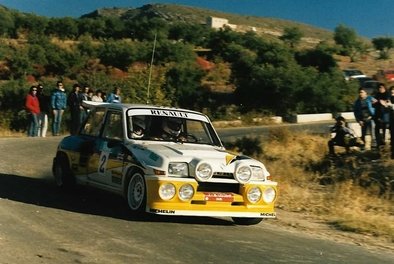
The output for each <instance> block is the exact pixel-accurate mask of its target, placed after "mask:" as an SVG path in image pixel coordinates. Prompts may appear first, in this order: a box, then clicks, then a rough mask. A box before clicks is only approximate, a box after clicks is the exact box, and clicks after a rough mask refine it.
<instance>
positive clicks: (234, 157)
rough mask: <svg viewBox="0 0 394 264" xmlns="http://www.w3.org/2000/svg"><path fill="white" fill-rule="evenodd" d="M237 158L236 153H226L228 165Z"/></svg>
mask: <svg viewBox="0 0 394 264" xmlns="http://www.w3.org/2000/svg"><path fill="white" fill-rule="evenodd" d="M236 158H237V156H235V155H232V154H227V155H226V165H228V164H230V163H231V162H232V161H233V160H234V159H236Z"/></svg>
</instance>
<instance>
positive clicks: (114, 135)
mask: <svg viewBox="0 0 394 264" xmlns="http://www.w3.org/2000/svg"><path fill="white" fill-rule="evenodd" d="M122 123H123V122H122V114H121V113H120V112H109V113H108V115H107V118H106V120H105V125H104V132H103V137H104V138H108V139H117V140H120V139H123V126H122Z"/></svg>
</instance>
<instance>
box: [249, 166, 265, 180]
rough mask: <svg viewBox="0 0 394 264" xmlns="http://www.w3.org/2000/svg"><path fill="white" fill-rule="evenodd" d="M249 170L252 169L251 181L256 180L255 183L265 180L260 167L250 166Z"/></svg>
mask: <svg viewBox="0 0 394 264" xmlns="http://www.w3.org/2000/svg"><path fill="white" fill-rule="evenodd" d="M251 168H252V174H253V177H252V179H253V180H257V181H264V180H265V179H264V173H263V169H262V168H261V167H256V166H251Z"/></svg>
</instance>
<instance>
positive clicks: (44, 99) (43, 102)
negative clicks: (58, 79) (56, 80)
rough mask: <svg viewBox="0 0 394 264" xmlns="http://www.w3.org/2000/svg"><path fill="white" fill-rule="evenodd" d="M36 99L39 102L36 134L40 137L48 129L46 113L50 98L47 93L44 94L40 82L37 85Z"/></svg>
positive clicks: (44, 134)
mask: <svg viewBox="0 0 394 264" xmlns="http://www.w3.org/2000/svg"><path fill="white" fill-rule="evenodd" d="M37 97H38V101H39V102H40V110H41V112H40V116H39V126H38V135H39V136H40V137H46V134H47V130H48V114H49V110H50V103H51V102H50V101H51V98H50V96H49V95H47V94H45V92H44V86H43V85H42V84H39V85H38V91H37Z"/></svg>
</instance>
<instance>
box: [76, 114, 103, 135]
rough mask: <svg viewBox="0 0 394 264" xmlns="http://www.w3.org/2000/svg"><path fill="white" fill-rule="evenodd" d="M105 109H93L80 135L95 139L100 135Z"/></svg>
mask: <svg viewBox="0 0 394 264" xmlns="http://www.w3.org/2000/svg"><path fill="white" fill-rule="evenodd" d="M104 114H105V109H99V108H98V109H95V110H93V111H91V112H90V113H89V116H88V118H87V120H86V123H85V125H84V127H83V128H82V130H81V134H82V135H89V136H94V137H97V136H99V134H100V130H101V126H102V124H103V119H104Z"/></svg>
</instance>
